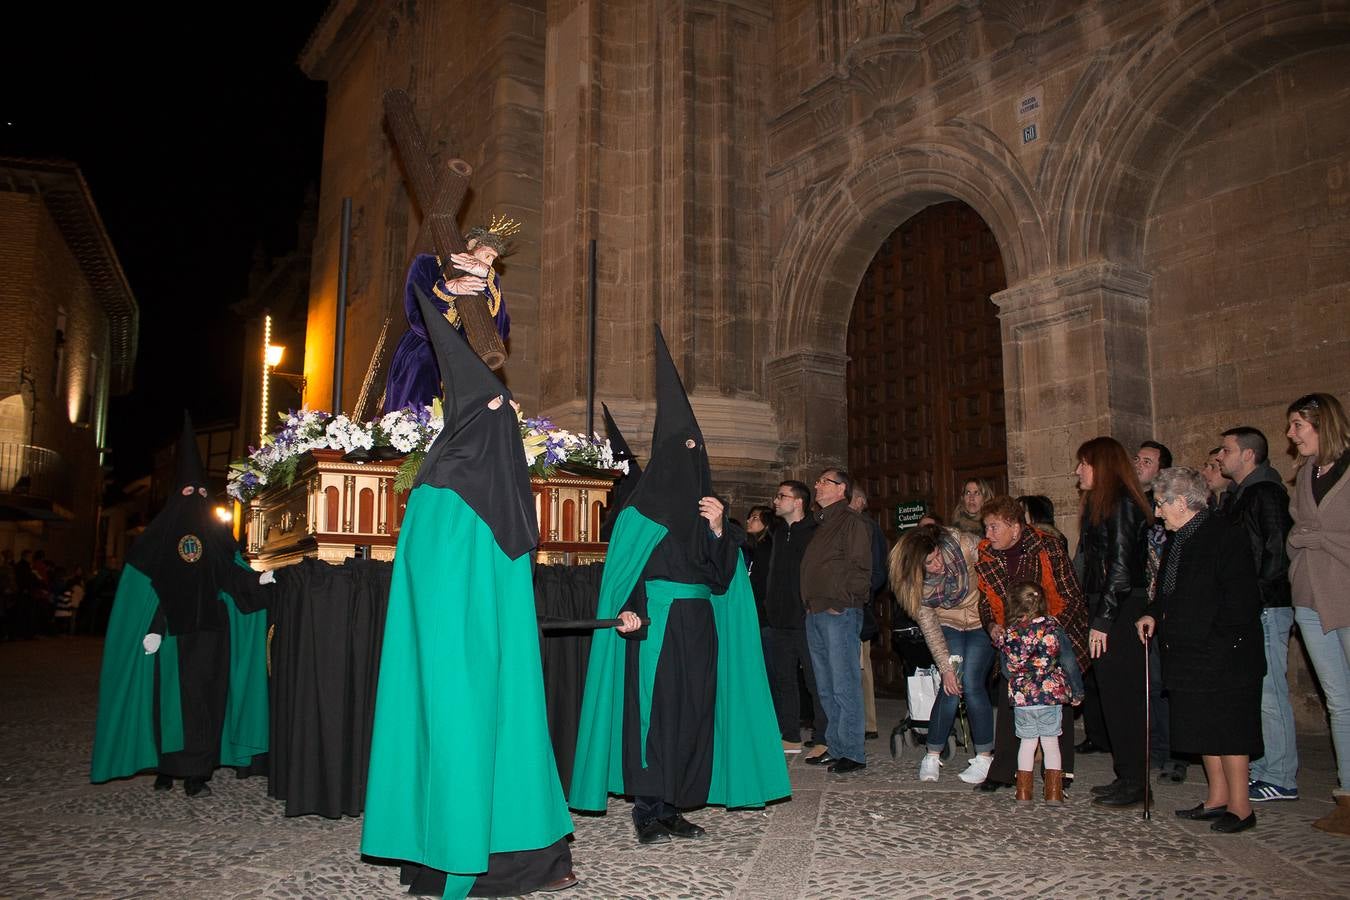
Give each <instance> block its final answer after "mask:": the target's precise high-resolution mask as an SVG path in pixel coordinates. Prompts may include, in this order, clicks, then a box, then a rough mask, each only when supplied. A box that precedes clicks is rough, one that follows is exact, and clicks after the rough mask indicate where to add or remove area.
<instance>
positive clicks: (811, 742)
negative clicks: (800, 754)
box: [802, 738, 816, 747]
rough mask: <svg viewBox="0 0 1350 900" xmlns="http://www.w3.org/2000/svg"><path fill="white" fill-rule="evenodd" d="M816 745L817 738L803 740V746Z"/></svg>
mask: <svg viewBox="0 0 1350 900" xmlns="http://www.w3.org/2000/svg"><path fill="white" fill-rule="evenodd" d="M815 745H816V739H815V738H807V739H806V740H804V741H802V746H803V747H814V746H815Z"/></svg>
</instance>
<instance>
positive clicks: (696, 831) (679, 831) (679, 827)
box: [657, 813, 707, 838]
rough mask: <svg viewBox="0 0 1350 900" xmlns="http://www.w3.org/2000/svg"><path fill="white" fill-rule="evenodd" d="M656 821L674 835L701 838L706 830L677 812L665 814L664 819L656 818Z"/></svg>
mask: <svg viewBox="0 0 1350 900" xmlns="http://www.w3.org/2000/svg"><path fill="white" fill-rule="evenodd" d="M657 821H658V822H659V823H660V824H661V825H662V826H663V827H664V828H665V829H666V831H669V832H670V833H671V834H673V835H675V837H680V838H701V837H703V836H704V835H705V834H707V832H706V831H704V830H703V829H702V828H700V827H699V826H697V825H695V824H694V823H693V822H690V821H689V820H688V819H686V818H685V817H684V816H682V815H680V814H679V813H676V814H675V815H673V816H666V817H665V818H664V819H658V820H657Z"/></svg>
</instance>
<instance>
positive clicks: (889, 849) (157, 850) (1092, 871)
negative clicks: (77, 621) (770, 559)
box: [0, 638, 1350, 900]
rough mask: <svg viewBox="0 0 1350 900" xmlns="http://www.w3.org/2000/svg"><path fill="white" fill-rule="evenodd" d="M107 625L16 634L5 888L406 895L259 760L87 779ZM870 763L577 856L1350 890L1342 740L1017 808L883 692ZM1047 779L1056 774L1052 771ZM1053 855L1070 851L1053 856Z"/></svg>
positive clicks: (866, 884)
mask: <svg viewBox="0 0 1350 900" xmlns="http://www.w3.org/2000/svg"><path fill="white" fill-rule="evenodd" d="M100 652H101V644H100V642H99V641H97V640H96V639H91V638H58V639H50V638H49V639H44V640H38V641H28V642H19V643H7V644H0V763H2V764H0V773H3V774H0V808H3V810H4V823H5V824H4V828H3V831H0V855H3V859H4V861H5V862H4V866H3V869H0V896H3V897H22V898H28V897H193V898H203V897H250V898H251V897H256V898H280V897H316V898H317V897H334V898H336V897H353V898H355V897H362V898H365V897H377V896H387V897H394V896H398V895H399V893H400V888H399V885H398V877H397V871H396V870H395V869H392V868H385V867H377V866H372V865H367V864H365V863H363V862H362V861H361V858H360V856H359V854H358V852H357V847H358V844H359V839H360V830H361V823H360V820H357V819H342V820H338V821H334V820H328V819H322V818H317V817H303V818H290V819H288V818H285V817H284V816H283V815H282V812H281V804H280V803H278V802H276V801H273V800H271V799H269V798H268V797H267V794H266V783H265V780H264V779H262V778H251V779H246V780H238V779H236V778H235V777H234V776H233V774H232V773H230V772H229V771H228V770H221V771H219V772H218V773H217V775H216V777H215V779H214V780H213V782H212V789H213V791H214V793H213V794H212V795H211V796H209V797H205V798H198V799H196V800H189V799H188V798H187V797H186V796H185V795H184V794H183V792H182V790H181V788H178V789H175V790H174V791H173V792H171V793H158V792H155V791H152V790H151V778H150V777H148V776H141V777H138V778H134V779H130V780H127V781H122V782H116V783H113V784H108V785H101V786H94V785H90V784H89V782H88V763H89V754H90V748H91V743H92V739H93V726H94V713H95V700H96V689H97V685H96V682H97V673H98V663H99V657H100ZM881 708H882V728H883V732H882V739H881V740H879V741H871V742H869V743H868V752H869V754H871V758H870V759H869V765H868V768H867V769H866V770H865V771H864V772H861V773H858V774H856V775H851V776H834V775H829V774H827V773H825V772H822V771H818V770H817V769H815V768H813V767H810V766H806V765H803V764H802V763H801V762H800V761H799V760H798V759H795V758H794V759H793V760H792V762H791V765H790V769H791V773H792V783H793V797H792V799H791V800H790V801H788V802H785V803H781V804H778V805H776V806H774V807H772V808H770V809H769V810H767V811H763V812H732V813H728V812H725V811H722V810H707V811H701V812H699V813H696V814H692V815H691V818H692V819H693V820H694V821H696V822H698V823H699V824H701V825H704V826H706V827H707V829H708V832H709V837H708V839H707V840H705V841H701V842H676V843H673V844H669V845H664V846H658V847H655V848H639V847H638V846H637V844H636V842H635V841H634V838H633V833H632V829H631V827H630V824H629V819H628V815H627V807H626V805H624V804H621V803H617V802H611V807H610V814H609V815H607V816H602V817H583V816H577V817H575V821H576V843H575V844H574V846H573V856H574V861H575V865H576V872H577V875H578V876H579V877H580V879H581V883H580V884H579V885H578V886H577V887H576V888H574V889H572V890H570V891H568V892H567V893H566V894H565V895H562V896H568V897H570V898H573V900H581V898H588V897H747V898H774V900H782V898H792V897H812V898H814V897H840V898H844V897H848V898H852V897H887V898H892V897H1032V896H1037V897H1045V896H1053V897H1155V896H1176V897H1223V898H1240V897H1262V898H1264V897H1283V896H1288V897H1344V896H1347V895H1350V840H1346V839H1343V838H1336V837H1332V836H1329V835H1325V834H1322V833H1321V832H1318V831H1316V830H1314V829H1312V828H1310V827H1309V823H1310V822H1312V821H1313V819H1315V818H1317V817H1319V816H1321V815H1323V814H1325V813H1326V812H1327V811H1328V810H1329V809H1330V807H1331V804H1330V790H1331V786H1332V783H1333V773H1332V764H1331V753H1330V745H1329V741H1328V740H1327V739H1326V738H1325V737H1324V736H1308V737H1306V738H1305V739H1304V741H1303V745H1302V746H1301V747H1300V750H1301V752H1302V755H1303V760H1304V762H1303V766H1304V769H1303V774H1302V776H1301V779H1300V789H1301V792H1302V794H1303V797H1304V799H1303V800H1301V801H1299V802H1296V803H1276V804H1261V805H1260V806H1258V807H1257V815H1258V817H1259V819H1260V824H1259V825H1258V827H1257V828H1256V829H1255V830H1254V831H1251V832H1247V833H1246V834H1243V835H1237V836H1220V835H1214V834H1211V833H1210V832H1209V830H1208V828H1207V827H1205V825H1204V823H1181V822H1179V821H1178V820H1176V819H1175V818H1174V817H1173V815H1172V811H1173V810H1174V809H1176V808H1178V807H1180V806H1183V805H1191V804H1194V803H1195V802H1196V801H1197V800H1198V799H1199V798H1200V797H1201V796H1202V793H1203V787H1202V785H1201V784H1200V783H1199V782H1200V781H1203V775H1201V774H1200V771H1199V769H1198V767H1192V769H1191V779H1190V780H1189V781H1188V782H1187V783H1186V784H1184V785H1180V786H1167V787H1162V788H1160V789H1159V790H1158V806H1157V809H1156V812H1155V815H1154V818H1153V820H1152V821H1150V822H1144V821H1142V820H1141V817H1140V814H1139V811H1138V810H1133V811H1123V812H1111V811H1108V810H1104V809H1100V808H1095V807H1093V806H1091V805H1090V804H1089V803H1088V802H1087V790H1086V788H1087V787H1088V786H1090V785H1093V784H1099V783H1101V782H1103V781H1105V780H1109V778H1108V777H1107V768H1108V767H1107V761H1106V760H1105V759H1104V758H1102V757H1101V756H1100V755H1094V756H1090V757H1085V758H1081V759H1080V761H1079V778H1078V784H1079V787H1075V788H1074V789H1073V790H1072V791H1070V792H1069V797H1068V800H1067V803H1066V805H1065V806H1064V807H1063V808H1062V809H1060V810H1058V811H1054V810H1047V809H1045V808H1044V807H1042V806H1040V805H1039V804H1038V805H1037V806H1035V807H1034V808H1032V809H1030V810H1022V809H1017V808H1016V807H1015V805H1014V803H1013V798H1012V795H1011V793H1010V792H1008V791H1000V792H998V793H996V794H993V795H984V794H975V793H972V792H971V790H970V789H969V787H968V786H966V785H965V784H963V783H962V782H960V781H959V780H958V779H957V778H956V772H958V771H960V769H961V768H963V765H962V764H961V763H960V762H958V761H953V762H952V763H951V764H949V766H948V767H947V769H946V770H944V774H943V777H942V780H941V781H939V782H938V783H937V784H919V783H918V782H917V781H916V780H915V770H916V767H917V757H916V756H915V752H916V751H914V750H909V751H908V753H907V754H906V755H904V756H902V757H901V759H899V760H892V759H891V758H890V755H889V753H888V751H887V746H886V740H885V737H886V734H887V733H888V731H889V728H890V726H891V725H893V724H894V723H895V721H896V720H897V719H898V717H899V712H900V705H899V704H898V703H897V702H895V701H882V702H881ZM1037 786H1038V789H1039V782H1038V785H1037ZM1044 860H1055V862H1054V863H1053V864H1052V865H1050V866H1049V867H1045V866H1044V865H1043V861H1044Z"/></svg>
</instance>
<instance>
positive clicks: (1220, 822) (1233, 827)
mask: <svg viewBox="0 0 1350 900" xmlns="http://www.w3.org/2000/svg"><path fill="white" fill-rule="evenodd" d="M1255 827H1256V813H1254V812H1253V813H1248V814H1247V818H1245V819H1239V818H1238V817H1237V816H1235V815H1233V814H1232V813H1224V814H1223V816H1222V817H1221V818H1218V819H1215V820H1214V821H1213V822H1211V823H1210V825H1209V830H1210V831H1217V832H1218V833H1219V834H1237V833H1238V832H1239V831H1246V830H1247V829H1248V828H1255Z"/></svg>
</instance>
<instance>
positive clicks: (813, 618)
mask: <svg viewBox="0 0 1350 900" xmlns="http://www.w3.org/2000/svg"><path fill="white" fill-rule="evenodd" d="M862 619H863V616H862V610H861V609H846V610H844V611H843V612H842V613H840V614H839V615H837V616H836V615H833V614H831V613H827V612H822V613H808V614H807V616H806V644H807V646H808V647H810V648H811V667H812V668H813V669H814V670H815V673H816V693H817V694H818V695H819V700H820V703H821V705H822V706H824V707H825V718H826V719H827V720H828V722H829V724H828V725H827V726H826V728H825V747H826V749H827V750H828V751H829V753H830V756H832V757H834V758H835V759H851V760H853V761H854V762H860V763H865V762H867V759H866V756H865V754H864V751H863V700H862V661H861V658H860V655H859V653H858V635H859V633H861V631H862Z"/></svg>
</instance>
